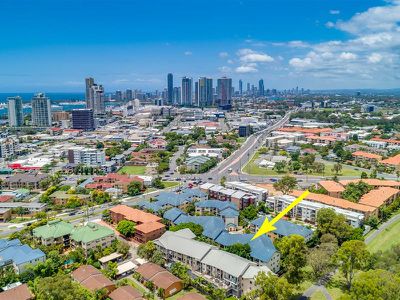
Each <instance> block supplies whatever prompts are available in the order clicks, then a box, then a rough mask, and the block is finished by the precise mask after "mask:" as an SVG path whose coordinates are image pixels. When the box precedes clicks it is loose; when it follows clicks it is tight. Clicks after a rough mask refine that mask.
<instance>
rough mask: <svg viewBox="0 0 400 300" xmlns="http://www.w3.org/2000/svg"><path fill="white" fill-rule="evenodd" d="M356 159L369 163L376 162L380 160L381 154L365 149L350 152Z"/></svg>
mask: <svg viewBox="0 0 400 300" xmlns="http://www.w3.org/2000/svg"><path fill="white" fill-rule="evenodd" d="M352 155H353V157H354V159H355V160H356V161H367V162H370V163H377V162H379V161H381V160H382V156H381V155H379V154H374V153H370V152H366V151H356V152H353V153H352Z"/></svg>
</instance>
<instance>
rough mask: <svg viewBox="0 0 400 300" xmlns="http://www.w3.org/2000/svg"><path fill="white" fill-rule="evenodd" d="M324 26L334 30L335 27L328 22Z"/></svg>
mask: <svg viewBox="0 0 400 300" xmlns="http://www.w3.org/2000/svg"><path fill="white" fill-rule="evenodd" d="M325 26H326V27H328V28H334V27H335V23H333V22H331V21H329V22H326V23H325Z"/></svg>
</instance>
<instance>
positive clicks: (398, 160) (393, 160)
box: [381, 154, 400, 166]
mask: <svg viewBox="0 0 400 300" xmlns="http://www.w3.org/2000/svg"><path fill="white" fill-rule="evenodd" d="M381 163H382V164H386V165H392V166H398V165H400V154H397V155H395V156H392V157H389V158H387V159H384V160H382V161H381Z"/></svg>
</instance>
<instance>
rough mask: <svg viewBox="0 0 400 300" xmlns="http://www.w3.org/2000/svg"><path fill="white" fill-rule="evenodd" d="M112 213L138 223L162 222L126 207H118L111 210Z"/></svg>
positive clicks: (155, 217) (140, 211)
mask: <svg viewBox="0 0 400 300" xmlns="http://www.w3.org/2000/svg"><path fill="white" fill-rule="evenodd" d="M110 211H111V212H114V213H117V214H121V215H123V216H124V217H125V219H127V220H130V221H133V222H136V223H151V222H158V221H161V218H160V217H157V216H156V215H153V214H151V213H147V212H144V211H142V210H139V209H135V208H132V207H129V206H126V205H117V206H114V207H113V208H111V209H110Z"/></svg>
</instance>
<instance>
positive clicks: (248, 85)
mask: <svg viewBox="0 0 400 300" xmlns="http://www.w3.org/2000/svg"><path fill="white" fill-rule="evenodd" d="M246 90H247V95H250V83H249V82H248V83H247V89H246Z"/></svg>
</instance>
